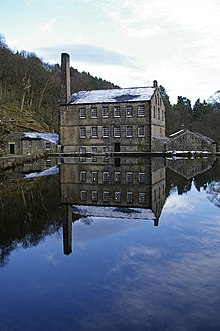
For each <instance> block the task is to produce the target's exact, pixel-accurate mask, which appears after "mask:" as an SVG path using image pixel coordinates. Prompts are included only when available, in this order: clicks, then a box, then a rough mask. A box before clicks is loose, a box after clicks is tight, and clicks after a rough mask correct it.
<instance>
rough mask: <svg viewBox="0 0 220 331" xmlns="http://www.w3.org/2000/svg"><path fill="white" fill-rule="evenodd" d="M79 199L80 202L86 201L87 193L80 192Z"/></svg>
mask: <svg viewBox="0 0 220 331" xmlns="http://www.w3.org/2000/svg"><path fill="white" fill-rule="evenodd" d="M80 199H81V201H86V200H87V191H80Z"/></svg>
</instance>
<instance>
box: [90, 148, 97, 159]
mask: <svg viewBox="0 0 220 331" xmlns="http://www.w3.org/2000/svg"><path fill="white" fill-rule="evenodd" d="M97 152H98V149H97V147H92V148H91V153H92V154H97ZM91 161H92V162H97V157H96V156H92V159H91Z"/></svg>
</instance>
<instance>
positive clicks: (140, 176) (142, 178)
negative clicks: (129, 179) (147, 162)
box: [138, 172, 145, 183]
mask: <svg viewBox="0 0 220 331" xmlns="http://www.w3.org/2000/svg"><path fill="white" fill-rule="evenodd" d="M138 181H139V182H140V183H145V172H139V173H138Z"/></svg>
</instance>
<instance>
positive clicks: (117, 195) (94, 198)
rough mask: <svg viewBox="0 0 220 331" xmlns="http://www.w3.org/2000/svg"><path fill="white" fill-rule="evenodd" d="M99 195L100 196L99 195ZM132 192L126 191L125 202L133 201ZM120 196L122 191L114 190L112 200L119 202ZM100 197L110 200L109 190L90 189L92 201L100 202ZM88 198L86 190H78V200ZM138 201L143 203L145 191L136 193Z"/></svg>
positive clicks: (84, 200) (144, 201)
mask: <svg viewBox="0 0 220 331" xmlns="http://www.w3.org/2000/svg"><path fill="white" fill-rule="evenodd" d="M99 195H101V197H100V196H99ZM134 195H135V193H134V192H127V203H134V202H135V201H134ZM121 196H122V192H120V191H117V192H114V201H115V202H121ZM101 198H102V200H103V202H110V192H109V191H103V192H98V191H91V200H92V202H98V201H99V202H101V201H100V199H101ZM87 199H88V192H87V191H86V190H82V191H80V200H81V201H83V202H86V201H87ZM137 200H138V203H139V204H145V203H146V193H145V192H139V193H138V199H137Z"/></svg>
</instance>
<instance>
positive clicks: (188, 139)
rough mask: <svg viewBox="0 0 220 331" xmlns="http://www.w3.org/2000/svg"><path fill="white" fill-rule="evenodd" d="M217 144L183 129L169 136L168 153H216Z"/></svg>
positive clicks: (196, 133)
mask: <svg viewBox="0 0 220 331" xmlns="http://www.w3.org/2000/svg"><path fill="white" fill-rule="evenodd" d="M216 150H217V143H216V141H214V140H213V139H211V138H209V137H207V136H204V135H202V134H200V133H198V132H193V131H190V130H187V129H181V130H179V131H177V132H175V133H173V134H171V135H170V136H169V140H168V141H167V142H166V151H184V152H188V151H190V152H208V153H216Z"/></svg>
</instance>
